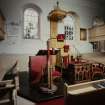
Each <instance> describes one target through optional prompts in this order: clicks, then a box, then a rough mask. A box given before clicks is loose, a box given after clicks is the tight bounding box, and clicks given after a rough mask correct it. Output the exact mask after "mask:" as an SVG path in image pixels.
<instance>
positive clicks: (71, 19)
mask: <svg viewBox="0 0 105 105" xmlns="http://www.w3.org/2000/svg"><path fill="white" fill-rule="evenodd" d="M63 22H64V32H65V35H66V34H67V35H70V36H68V37H67V39H66V40H68V41H79V40H80V18H79V16H78V15H77V13H75V12H73V11H69V12H67V13H66V17H65V18H64V20H63ZM65 26H67V27H65ZM66 31H68V33H66ZM69 32H70V33H69Z"/></svg>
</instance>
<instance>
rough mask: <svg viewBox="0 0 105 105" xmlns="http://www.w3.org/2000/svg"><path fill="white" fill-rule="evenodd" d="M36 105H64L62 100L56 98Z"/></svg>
mask: <svg viewBox="0 0 105 105" xmlns="http://www.w3.org/2000/svg"><path fill="white" fill-rule="evenodd" d="M38 105H64V98H58V99H53V100H49V101H46V102H42V103H39V104H38Z"/></svg>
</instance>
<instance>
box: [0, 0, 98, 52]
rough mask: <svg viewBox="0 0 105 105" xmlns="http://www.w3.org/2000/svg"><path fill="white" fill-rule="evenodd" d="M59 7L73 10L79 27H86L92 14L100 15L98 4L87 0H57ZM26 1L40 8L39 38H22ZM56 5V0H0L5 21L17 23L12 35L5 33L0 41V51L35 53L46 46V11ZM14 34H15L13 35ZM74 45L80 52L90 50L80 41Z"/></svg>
mask: <svg viewBox="0 0 105 105" xmlns="http://www.w3.org/2000/svg"><path fill="white" fill-rule="evenodd" d="M90 1H91V0H90ZM59 2H60V7H61V8H62V9H64V10H66V11H74V12H76V13H77V14H78V15H79V17H80V27H82V28H88V27H90V26H91V24H92V18H93V16H96V15H100V14H99V13H100V12H99V10H100V9H99V6H98V5H96V4H95V3H92V2H89V1H88V0H59ZM27 3H35V4H36V5H37V6H39V7H40V8H41V9H42V14H41V40H34V39H33V40H26V39H23V38H22V35H23V30H22V25H23V24H22V22H23V21H22V14H23V6H24V5H25V4H27ZM55 5H56V0H0V7H1V9H2V11H3V13H4V16H5V17H6V23H7V24H8V23H10V22H16V23H19V26H17V27H16V28H15V29H14V30H13V31H12V32H11V34H12V37H11V36H9V37H7V36H8V35H6V38H5V40H4V41H1V42H0V53H30V54H35V53H37V51H38V50H39V49H43V48H44V49H45V48H46V40H47V39H48V38H49V34H50V26H49V21H48V20H47V16H48V13H49V12H50V11H51V10H52V9H53V7H54V6H55ZM14 34H15V35H14ZM75 45H76V47H78V49H79V50H80V52H81V53H86V52H91V51H92V49H91V47H92V46H91V45H90V44H89V43H88V42H87V41H86V42H80V43H79V45H77V44H76V42H75Z"/></svg>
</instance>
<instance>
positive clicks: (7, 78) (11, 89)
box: [0, 61, 19, 105]
mask: <svg viewBox="0 0 105 105" xmlns="http://www.w3.org/2000/svg"><path fill="white" fill-rule="evenodd" d="M17 76H18V75H17V61H16V63H15V64H14V65H13V66H12V68H10V70H9V71H7V72H6V74H5V75H4V77H3V79H2V80H1V81H0V105H5V104H8V105H16V102H14V101H16V99H14V97H15V96H14V95H16V91H17V86H19V84H18V85H17V81H16V80H17Z"/></svg>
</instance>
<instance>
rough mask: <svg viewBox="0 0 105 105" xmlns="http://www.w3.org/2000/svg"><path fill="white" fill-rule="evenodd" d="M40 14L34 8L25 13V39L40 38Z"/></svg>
mask: <svg viewBox="0 0 105 105" xmlns="http://www.w3.org/2000/svg"><path fill="white" fill-rule="evenodd" d="M38 17H39V14H38V12H37V11H36V10H35V9H33V8H28V9H26V10H25V11H24V38H26V39H33V38H38Z"/></svg>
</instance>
